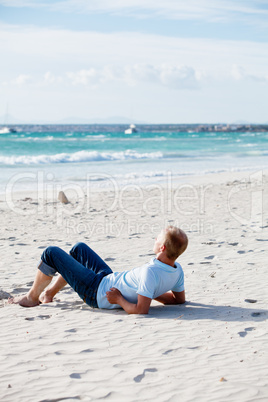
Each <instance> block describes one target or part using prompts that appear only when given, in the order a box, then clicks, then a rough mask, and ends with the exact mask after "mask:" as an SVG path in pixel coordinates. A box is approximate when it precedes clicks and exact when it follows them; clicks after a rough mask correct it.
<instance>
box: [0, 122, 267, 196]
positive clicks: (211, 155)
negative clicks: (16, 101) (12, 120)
mask: <svg viewBox="0 0 268 402" xmlns="http://www.w3.org/2000/svg"><path fill="white" fill-rule="evenodd" d="M60 129H61V130H62V131H59V127H55V126H48V127H46V128H45V129H44V128H43V129H42V132H37V131H32V130H31V131H30V130H28V131H23V128H21V129H20V131H19V132H17V133H10V134H1V135H0V167H1V172H2V173H1V178H0V191H4V189H5V186H6V184H7V182H8V181H9V180H10V179H11V177H12V176H14V175H16V174H18V173H23V172H28V173H29V172H35V173H36V172H37V171H42V172H44V174H45V175H47V174H50V177H51V176H52V175H53V179H54V180H55V181H66V182H72V181H74V182H75V181H77V182H78V181H80V182H83V181H86V176H87V175H88V174H89V175H91V177H94V179H95V181H96V185H101V186H103V185H105V178H104V175H111V176H113V177H114V178H116V179H117V180H118V181H120V182H122V183H123V182H126V181H128V182H130V181H132V182H135V181H137V182H139V183H142V182H148V181H152V180H159V179H161V178H164V177H165V176H166V175H167V172H171V173H172V174H173V175H174V176H183V175H192V174H197V173H198V174H200V173H201V174H203V173H204V174H205V173H208V172H209V173H213V172H221V171H228V170H247V169H265V168H267V167H268V158H267V156H268V133H218V132H207V133H206V132H204V133H194V132H190V133H189V132H184V133H180V132H176V131H174V132H172V131H163V130H160V129H159V130H155V129H154V128H151V130H147V131H139V132H138V133H134V134H131V135H125V134H124V132H123V130H122V131H120V130H117V131H116V130H115V127H113V126H105V127H99V128H96V127H95V128H94V129H92V130H90V128H87V130H84V131H83V126H78V127H76V129H75V130H74V129H73V128H72V129H71V130H70V127H66V128H64V127H63V128H60ZM101 175H102V177H100V176H101ZM18 186H20V188H25V187H27V188H28V187H29V186H31V180H29V179H27V180H23V178H22V179H21V180H20V181H19V182H18V183H17V187H18Z"/></svg>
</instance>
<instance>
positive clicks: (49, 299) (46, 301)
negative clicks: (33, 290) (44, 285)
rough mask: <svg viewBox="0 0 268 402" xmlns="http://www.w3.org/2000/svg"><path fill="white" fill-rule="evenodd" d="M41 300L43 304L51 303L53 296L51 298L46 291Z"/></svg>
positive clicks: (40, 297)
mask: <svg viewBox="0 0 268 402" xmlns="http://www.w3.org/2000/svg"><path fill="white" fill-rule="evenodd" d="M39 300H40V302H41V303H51V302H52V301H53V296H50V295H49V293H48V292H47V291H44V292H43V293H42V294H41V295H40V296H39Z"/></svg>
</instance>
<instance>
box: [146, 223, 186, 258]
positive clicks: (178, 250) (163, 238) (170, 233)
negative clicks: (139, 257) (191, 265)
mask: <svg viewBox="0 0 268 402" xmlns="http://www.w3.org/2000/svg"><path fill="white" fill-rule="evenodd" d="M163 246H164V250H165V253H166V256H167V257H168V258H169V259H170V260H173V261H175V260H176V259H177V258H178V257H179V256H180V255H181V254H182V253H183V252H184V251H185V250H186V248H187V246H188V237H187V235H186V233H185V232H184V231H183V230H181V229H179V228H177V227H175V226H168V227H167V228H166V229H163V230H162V231H161V232H160V234H159V235H158V236H157V238H156V240H155V245H154V252H155V253H156V254H158V253H159V252H160V251H161V248H162V247H163Z"/></svg>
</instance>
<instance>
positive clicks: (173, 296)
mask: <svg viewBox="0 0 268 402" xmlns="http://www.w3.org/2000/svg"><path fill="white" fill-rule="evenodd" d="M155 300H156V301H158V302H160V303H163V304H183V303H185V291H184V290H183V291H182V292H167V293H164V294H162V295H161V296H159V297H157V298H156V299H155Z"/></svg>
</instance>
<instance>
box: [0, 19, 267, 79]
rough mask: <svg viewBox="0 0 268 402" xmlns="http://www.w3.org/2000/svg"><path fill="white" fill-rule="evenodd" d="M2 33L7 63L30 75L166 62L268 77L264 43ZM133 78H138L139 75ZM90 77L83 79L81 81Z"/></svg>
mask: <svg viewBox="0 0 268 402" xmlns="http://www.w3.org/2000/svg"><path fill="white" fill-rule="evenodd" d="M0 30H1V42H0V54H1V56H2V57H3V59H4V60H5V59H6V60H9V64H11V65H12V66H13V67H12V68H13V71H16V65H17V64H16V63H17V60H18V59H20V65H18V68H20V69H21V65H22V63H23V69H24V70H25V69H27V72H28V73H30V74H31V73H36V71H38V70H39V72H40V73H41V71H42V72H43V71H44V70H45V71H53V73H54V74H60V75H61V74H62V72H63V71H68V70H69V71H78V70H82V69H85V70H88V69H89V68H88V67H87V66H89V67H90V68H95V69H97V70H99V69H100V68H104V66H107V62H108V63H109V64H110V65H112V66H113V69H112V70H111V69H108V70H107V71H106V75H108V76H109V75H112V77H116V76H117V75H118V74H119V73H120V74H121V70H120V66H122V65H126V64H128V65H130V66H134V65H136V64H138V65H142V64H144V65H147V66H148V65H152V66H159V65H162V64H163V63H165V64H167V65H169V66H181V65H187V66H190V67H192V68H193V69H194V70H195V71H196V70H198V71H201V72H202V71H204V72H206V73H209V74H210V75H211V74H215V75H217V74H218V75H222V74H224V73H226V72H227V71H228V70H230V68H231V66H232V65H233V64H237V65H241V66H244V68H246V70H247V71H248V72H249V74H255V75H265V74H266V71H267V69H266V66H267V65H268V54H267V43H262V42H259V43H257V42H253V41H232V40H216V39H202V38H176V37H165V36H161V35H152V34H142V33H135V32H133V33H129V32H125V33H107V34H106V33H97V32H84V31H83V32H77V31H75V32H74V31H70V30H66V29H65V30H64V29H47V28H35V27H27V26H26V27H21V26H13V25H5V24H0ZM1 67H2V78H3V79H6V76H5V73H6V74H8V75H9V74H10V73H9V70H10V69H8V68H7V69H6V72H5V71H4V67H3V65H2V66H1ZM117 67H118V69H119V70H118V71H117V70H116V68H117ZM147 70H148V68H147ZM147 70H146V71H139V70H138V71H136V72H135V74H141V75H142V74H147V73H148V74H149V75H150V76H153V75H154V74H156V72H153V71H151V70H150V71H147ZM166 73H167V72H166ZM18 74H20V71H18ZM131 74H132V76H133V74H134V72H132V73H131ZM169 74H175V72H170V73H169ZM176 74H178V72H176ZM180 74H181V72H180ZM188 74H189V72H188ZM89 78H90V77H84V78H83V77H80V79H81V80H83V79H84V80H85V79H86V80H89ZM163 79H164V78H163Z"/></svg>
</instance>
